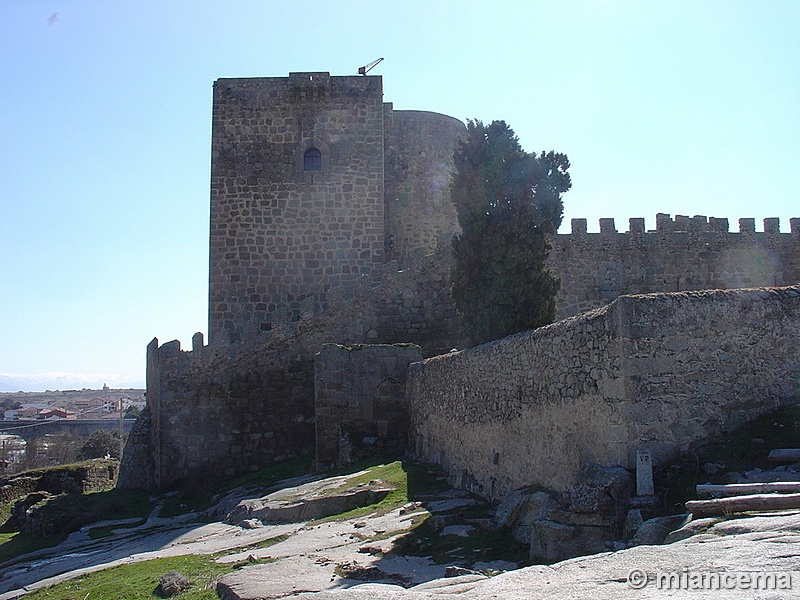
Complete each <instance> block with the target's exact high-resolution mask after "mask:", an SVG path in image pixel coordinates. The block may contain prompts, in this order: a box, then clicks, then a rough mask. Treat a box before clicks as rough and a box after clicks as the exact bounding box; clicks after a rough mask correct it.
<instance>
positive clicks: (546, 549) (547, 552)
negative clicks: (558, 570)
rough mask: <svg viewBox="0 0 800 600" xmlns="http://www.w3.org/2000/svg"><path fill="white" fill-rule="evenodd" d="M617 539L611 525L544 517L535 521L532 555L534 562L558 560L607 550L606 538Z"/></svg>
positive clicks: (533, 525) (532, 531)
mask: <svg viewBox="0 0 800 600" xmlns="http://www.w3.org/2000/svg"><path fill="white" fill-rule="evenodd" d="M613 539H614V532H613V530H612V529H611V528H610V527H602V526H600V527H596V526H592V525H565V524H563V523H556V522H555V521H548V520H544V519H542V520H538V521H533V522H532V523H531V548H530V557H531V560H532V561H534V562H541V563H548V564H549V563H554V562H558V561H561V560H565V559H567V558H573V557H575V556H584V555H586V554H595V553H597V552H603V551H604V550H605V549H606V542H610V541H612V540H613Z"/></svg>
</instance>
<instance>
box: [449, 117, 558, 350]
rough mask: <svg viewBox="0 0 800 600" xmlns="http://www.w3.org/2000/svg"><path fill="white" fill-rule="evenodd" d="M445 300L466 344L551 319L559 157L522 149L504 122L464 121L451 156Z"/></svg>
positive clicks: (497, 336)
mask: <svg viewBox="0 0 800 600" xmlns="http://www.w3.org/2000/svg"><path fill="white" fill-rule="evenodd" d="M455 167H456V171H455V175H454V177H453V183H452V188H451V192H452V197H453V201H454V203H455V206H456V211H457V213H458V221H459V224H460V225H461V230H462V232H461V234H460V235H457V236H455V238H454V239H453V255H454V258H455V267H454V271H453V277H452V280H453V289H452V293H453V299H454V301H455V304H456V308H457V309H458V312H459V315H460V317H461V322H462V326H463V329H464V333H465V335H466V337H467V338H468V339H469V341H470V343H472V344H480V343H483V342H487V341H490V340H493V339H498V338H501V337H504V336H506V335H510V334H512V333H516V332H518V331H523V330H525V329H531V328H534V327H541V326H542V325H546V324H548V323H551V322H552V321H553V320H554V319H555V300H556V294H557V293H558V289H559V285H560V282H559V280H558V279H557V278H556V277H554V276H553V275H552V274H551V273H550V271H549V270H548V269H547V265H546V261H547V256H548V253H549V251H550V242H549V240H548V236H550V235H553V234H555V233H556V231H557V230H558V227H559V225H560V224H561V219H562V216H563V208H564V207H563V203H562V201H561V195H562V194H563V193H564V192H566V191H567V190H569V188H570V186H571V181H570V176H569V174H568V173H567V169H569V160H568V159H567V156H566V155H565V154H559V153H556V152H552V151H551V152H548V153H545V152H542V153H541V154H539V155H536V154H531V153H527V152H525V151H524V150H523V149H522V147H521V146H520V144H519V140H518V138H517V136H516V135H515V134H514V132H513V130H512V129H511V128H510V127H509V126H508V125H506V123H505V122H504V121H493V122H492V123H491V124H490V125H488V126H486V125H484V124H483V123H481V122H480V121H477V120H476V121H470V122H469V123H468V127H467V136H466V138H465V139H464V140H463V141H462V142H461V143H460V144H459V147H458V149H457V150H456V153H455Z"/></svg>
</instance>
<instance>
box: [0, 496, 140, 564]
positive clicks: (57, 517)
mask: <svg viewBox="0 0 800 600" xmlns="http://www.w3.org/2000/svg"><path fill="white" fill-rule="evenodd" d="M151 510H152V506H151V505H150V501H149V500H148V497H147V494H146V493H145V492H141V491H130V490H125V491H123V490H117V489H113V490H108V491H105V492H93V493H90V494H62V495H60V496H56V497H55V498H51V499H50V500H48V501H47V502H46V503H45V504H44V505H43V506H42V508H41V509H39V511H40V512H39V516H40V518H41V519H42V520H43V522H45V523H47V524H49V525H50V526H51V527H50V529H51V531H52V533H51V534H50V535H45V536H42V535H33V534H27V533H22V532H19V531H13V530H12V529H11V528H12V524H11V523H10V522H6V523H5V524H4V525H3V526H2V527H0V563H3V562H6V561H9V560H12V559H14V558H16V557H19V556H22V555H23V554H27V553H29V552H33V551H35V550H41V549H43V548H49V547H51V546H54V545H56V544H58V543H60V542H61V541H63V540H64V538H66V536H67V535H68V534H70V533H72V532H73V531H77V530H78V529H80V528H81V527H83V526H84V525H88V524H90V523H95V522H97V521H107V520H109V518H114V519H132V518H139V519H145V518H146V517H147V516H149V515H150V511H151Z"/></svg>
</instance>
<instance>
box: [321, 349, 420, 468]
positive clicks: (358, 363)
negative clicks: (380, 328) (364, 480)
mask: <svg viewBox="0 0 800 600" xmlns="http://www.w3.org/2000/svg"><path fill="white" fill-rule="evenodd" d="M421 359H422V349H421V348H420V347H419V346H416V345H413V344H395V345H374V346H361V345H359V346H340V345H338V344H325V345H324V346H322V348H321V349H320V351H319V352H318V353H317V355H316V356H315V357H314V394H315V411H314V414H315V416H316V442H317V450H316V459H317V464H318V465H320V466H322V465H345V464H347V463H350V462H353V461H355V460H359V459H362V458H367V457H369V456H375V455H379V454H397V453H398V452H400V451H401V450H402V449H403V448H404V447H405V444H406V440H407V438H408V408H407V404H406V401H405V385H406V372H407V371H408V365H409V363H412V362H416V361H419V360H421Z"/></svg>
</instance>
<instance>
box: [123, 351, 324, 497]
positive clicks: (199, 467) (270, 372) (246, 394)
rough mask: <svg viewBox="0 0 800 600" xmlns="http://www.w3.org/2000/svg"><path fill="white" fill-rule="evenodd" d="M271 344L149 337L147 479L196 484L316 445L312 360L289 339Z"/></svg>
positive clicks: (165, 484)
mask: <svg viewBox="0 0 800 600" xmlns="http://www.w3.org/2000/svg"><path fill="white" fill-rule="evenodd" d="M270 350H271V349H270V348H269V347H268V346H267V347H262V348H259V349H255V348H253V347H250V346H244V347H231V348H229V349H228V350H227V351H225V350H221V349H219V348H215V347H212V346H196V347H195V348H194V350H193V351H192V352H183V351H181V349H180V343H179V342H177V341H175V342H169V343H166V344H164V345H162V346H160V347H159V345H158V340H157V339H154V340H153V341H152V342H151V343H150V345H149V346H148V348H147V402H148V409H149V413H150V415H149V418H150V436H149V439H148V440H147V442H148V443H149V445H150V448H149V452H150V453H151V454H152V457H153V459H152V465H153V469H154V477H153V478H152V480H151V481H150V482H148V483H151V484H152V486H153V487H155V488H158V489H168V488H171V487H176V486H180V485H183V486H185V485H193V484H197V483H198V482H200V481H203V480H204V479H206V478H211V479H221V478H225V477H230V476H232V475H236V474H239V473H246V472H249V471H256V470H258V469H261V468H263V467H266V466H268V465H270V464H271V463H273V462H276V461H280V460H286V459H290V458H295V457H297V456H302V455H304V454H309V453H311V452H312V451H313V447H314V422H313V417H314V387H313V385H314V383H313V381H314V380H313V361H312V360H311V358H310V357H309V356H307V355H306V354H304V353H302V352H296V350H297V348H296V347H295V348H292V347H291V346H289V345H287V346H286V347H285V348H284V349H283V351H270ZM293 350H295V351H293ZM126 450H127V449H126ZM122 466H123V467H126V466H127V465H126V464H125V463H124V464H123V465H122ZM127 477H128V475H127V473H126V474H124V476H123V479H125V478H127ZM137 487H138V486H137Z"/></svg>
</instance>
